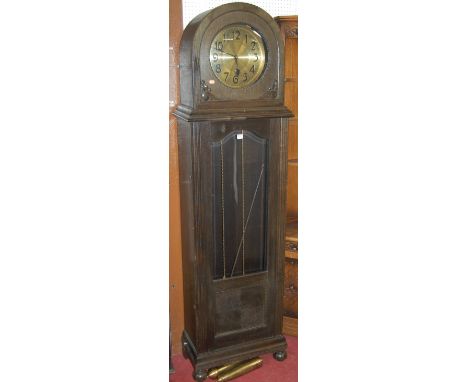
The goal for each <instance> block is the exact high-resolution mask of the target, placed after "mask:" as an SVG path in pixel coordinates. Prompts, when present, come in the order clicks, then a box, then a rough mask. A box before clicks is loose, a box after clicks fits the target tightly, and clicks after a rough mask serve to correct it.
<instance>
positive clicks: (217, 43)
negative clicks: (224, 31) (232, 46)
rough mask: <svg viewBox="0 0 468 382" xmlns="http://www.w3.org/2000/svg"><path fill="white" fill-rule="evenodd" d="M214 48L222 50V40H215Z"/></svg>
mask: <svg viewBox="0 0 468 382" xmlns="http://www.w3.org/2000/svg"><path fill="white" fill-rule="evenodd" d="M215 49H216V50H219V51H222V50H223V42H222V41H217V42H215Z"/></svg>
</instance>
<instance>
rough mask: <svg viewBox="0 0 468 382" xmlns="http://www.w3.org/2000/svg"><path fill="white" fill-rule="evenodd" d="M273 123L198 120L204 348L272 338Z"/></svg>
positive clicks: (276, 141) (275, 281)
mask: <svg viewBox="0 0 468 382" xmlns="http://www.w3.org/2000/svg"><path fill="white" fill-rule="evenodd" d="M279 121H280V120H279V119H267V120H265V119H250V120H243V121H228V122H210V123H202V124H199V125H198V126H199V129H198V130H196V132H195V133H196V135H198V137H199V145H200V146H199V147H200V159H201V160H200V162H199V163H200V168H199V169H198V171H199V172H200V179H201V184H200V190H201V193H200V200H201V201H202V203H201V206H200V212H201V221H200V227H201V229H202V230H203V235H202V236H203V238H204V240H203V242H202V245H201V253H202V254H203V255H202V256H203V258H204V260H205V261H203V262H202V263H201V264H202V265H201V266H202V267H203V269H202V272H203V274H205V275H208V277H207V279H206V280H204V283H203V286H202V288H206V289H205V290H204V291H203V292H202V293H201V295H206V296H209V299H208V301H206V304H203V307H201V309H200V310H201V311H203V312H204V314H206V318H207V319H206V320H202V321H204V322H205V325H206V327H204V328H203V330H202V331H201V332H202V333H205V338H200V340H201V343H202V344H203V343H204V344H205V345H206V347H207V348H212V347H218V346H227V345H230V344H235V343H238V342H243V341H246V340H247V341H248V340H250V339H256V338H264V337H267V336H272V335H274V334H275V327H276V326H275V325H276V322H274V317H275V314H274V312H276V309H277V307H276V302H277V301H278V298H277V296H276V293H277V292H276V291H277V290H278V289H279V290H281V289H280V288H277V287H276V285H277V284H278V281H279V280H278V279H277V264H278V262H277V259H278V254H279V253H280V251H279V250H278V249H279V243H278V241H277V240H276V237H277V224H276V222H277V220H278V218H279V216H278V212H279V211H281V208H278V206H280V205H281V201H280V200H279V199H278V192H277V190H278V189H279V176H278V174H279V173H278V167H279V166H278V158H279V157H280V155H279V149H280V144H279V142H280V139H279V138H280V128H279ZM280 285H281V284H280ZM205 292H206V294H205Z"/></svg>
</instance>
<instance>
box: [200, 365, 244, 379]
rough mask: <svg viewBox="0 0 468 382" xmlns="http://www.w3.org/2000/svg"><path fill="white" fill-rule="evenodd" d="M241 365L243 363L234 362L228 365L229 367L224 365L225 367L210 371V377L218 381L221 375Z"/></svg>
mask: <svg viewBox="0 0 468 382" xmlns="http://www.w3.org/2000/svg"><path fill="white" fill-rule="evenodd" d="M241 363H242V362H233V363H228V364H227V365H224V366H220V367H214V368H212V369H210V370H209V371H208V377H210V378H211V379H216V378H218V376H219V375H220V374H221V373H223V372H226V371H228V370H230V369H232V368H233V367H235V366H238V365H240V364H241Z"/></svg>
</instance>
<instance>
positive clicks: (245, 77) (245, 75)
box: [244, 73, 247, 82]
mask: <svg viewBox="0 0 468 382" xmlns="http://www.w3.org/2000/svg"><path fill="white" fill-rule="evenodd" d="M245 81H247V73H244V82H245Z"/></svg>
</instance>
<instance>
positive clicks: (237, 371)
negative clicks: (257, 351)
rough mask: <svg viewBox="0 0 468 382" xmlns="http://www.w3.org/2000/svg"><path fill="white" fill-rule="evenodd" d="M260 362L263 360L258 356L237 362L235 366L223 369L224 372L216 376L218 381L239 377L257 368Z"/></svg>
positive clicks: (224, 381) (260, 364) (223, 381)
mask: <svg viewBox="0 0 468 382" xmlns="http://www.w3.org/2000/svg"><path fill="white" fill-rule="evenodd" d="M262 364H263V360H262V359H261V358H259V357H255V358H253V359H251V360H249V361H246V362H242V363H239V364H237V365H236V366H234V367H232V368H230V369H228V370H225V371H224V373H220V374H219V376H218V382H226V381H230V380H232V379H234V378H237V377H240V376H241V375H244V374H247V373H248V372H249V371H252V370H254V369H257V368H259V367H260V366H262Z"/></svg>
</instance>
